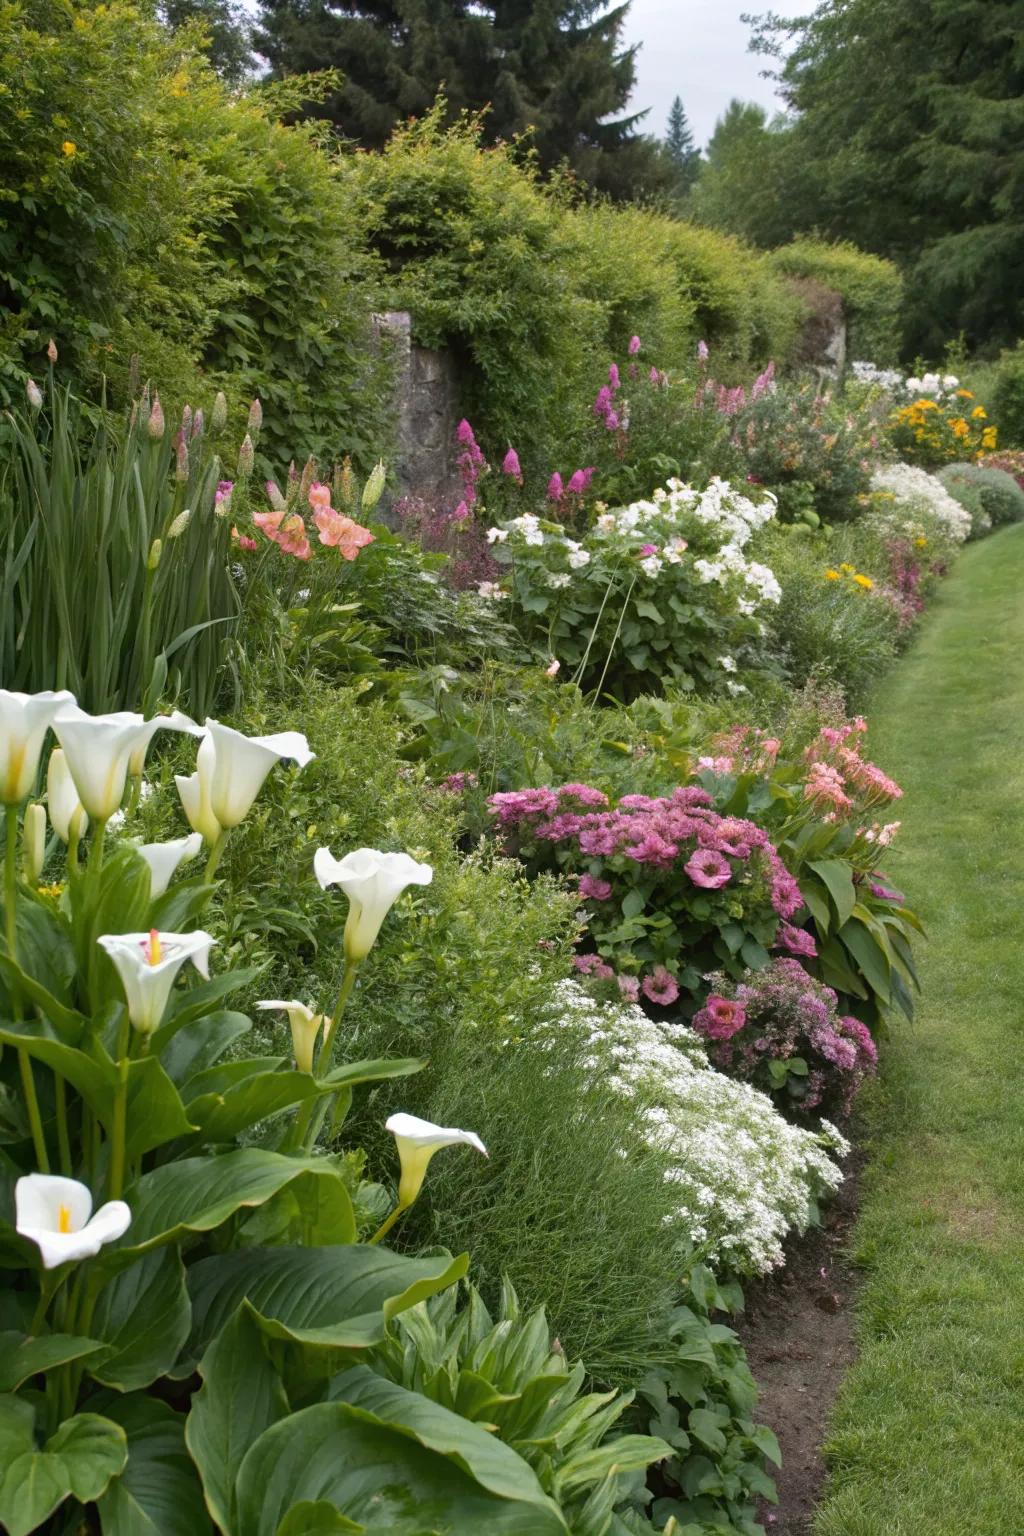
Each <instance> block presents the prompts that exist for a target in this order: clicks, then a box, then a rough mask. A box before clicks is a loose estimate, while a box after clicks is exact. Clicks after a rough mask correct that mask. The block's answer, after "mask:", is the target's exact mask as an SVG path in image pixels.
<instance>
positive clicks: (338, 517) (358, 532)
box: [239, 480, 373, 560]
mask: <svg viewBox="0 0 1024 1536" xmlns="http://www.w3.org/2000/svg"><path fill="white" fill-rule="evenodd" d="M306 494H307V499H308V501H309V505H310V507H311V508H312V510H313V522H314V523H315V525H316V527H317V529H318V532H319V536H320V543H321V544H326V545H330V546H332V547H333V548H335V549H337V550H338V552H339V554H340V555H341V556H342V558H343V559H345V560H354V559H355V558H356V556H357V555H358V553H359V551H360V550H361V549H363V548H365V546H366V545H367V544H372V543H373V534H372V533H371V532H370V530H369V529H368V528H364V527H362V526H361V524H359V523H357V522H355V521H354V520H353V519H352V518H351V517H345V516H344V515H343V514H342V513H341V512H336V511H335V510H334V508H333V507H332V506H331V488H330V486H329V485H321V484H320V482H319V481H316V480H314V481H313V483H312V484H311V485H310V487H309V490H308V491H307V493H306ZM267 496H268V498H269V500H270V504H271V510H270V511H269V512H254V513H253V515H252V520H253V523H254V524H255V525H256V527H257V528H258V529H259V530H260V532H261V533H262V534H263V535H264V536H265V537H266V538H268V539H270V541H271V543H273V544H276V545H277V547H278V549H280V550H281V551H282V553H283V554H286V555H292V556H293V557H294V558H295V559H296V560H308V559H309V557H310V555H311V554H312V548H311V546H310V542H309V530H308V529H307V527H306V524H305V521H304V520H303V517H302V514H301V513H299V512H289V511H288V502H287V501H286V500H285V498H284V497H283V496H282V494H281V492H280V490H279V489H278V487H277V486H276V485H275V484H274V482H273V481H272V480H268V481H267ZM239 544H240V545H241V546H242V548H243V549H250V548H252V549H255V547H256V546H255V544H254V543H253V541H252V540H251V539H245V538H240V539H239Z"/></svg>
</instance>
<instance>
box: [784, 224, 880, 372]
mask: <svg viewBox="0 0 1024 1536" xmlns="http://www.w3.org/2000/svg"><path fill="white" fill-rule="evenodd" d="M769 262H770V264H771V265H772V266H773V267H774V268H775V270H776V271H778V272H785V273H787V274H788V275H789V276H790V277H796V278H803V279H805V280H806V279H810V280H812V281H814V282H816V283H820V284H821V285H822V286H823V287H825V288H828V289H832V290H833V291H834V292H836V293H838V294H840V295H841V296H842V299H843V306H844V311H845V316H846V322H847V338H846V341H847V348H848V351H849V355H850V356H851V357H877V358H880V359H881V361H882V362H884V363H891V362H895V360H896V356H897V353H898V350H899V325H900V311H901V305H902V299H903V278H902V275H901V274H900V271H899V268H898V267H897V266H896V265H895V264H894V263H893V262H891V261H885V260H883V259H882V258H880V257H878V256H870V255H868V254H867V252H866V251H861V250H858V248H857V247H856V246H855V245H851V244H850V243H849V242H848V241H839V242H837V243H836V244H834V245H828V244H825V243H824V242H823V241H819V240H809V239H801V240H794V241H793V242H792V244H790V245H783V246H780V247H779V249H778V250H777V251H773V252H772V253H771V256H770V257H769Z"/></svg>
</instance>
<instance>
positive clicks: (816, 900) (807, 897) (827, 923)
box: [800, 875, 832, 938]
mask: <svg viewBox="0 0 1024 1536" xmlns="http://www.w3.org/2000/svg"><path fill="white" fill-rule="evenodd" d="M800 894H801V896H802V897H803V899H804V905H805V906H806V907H807V910H808V912H810V914H811V916H812V917H813V918H814V921H815V923H816V924H817V927H818V932H819V934H820V935H821V937H822V938H826V937H827V936H828V931H829V928H830V927H831V926H832V909H831V907H830V906H829V903H828V895H827V892H826V890H825V889H824V888H823V886H822V884H821V883H820V882H819V881H818V880H816V879H814V878H813V877H808V876H806V875H805V876H803V878H802V879H801V881H800Z"/></svg>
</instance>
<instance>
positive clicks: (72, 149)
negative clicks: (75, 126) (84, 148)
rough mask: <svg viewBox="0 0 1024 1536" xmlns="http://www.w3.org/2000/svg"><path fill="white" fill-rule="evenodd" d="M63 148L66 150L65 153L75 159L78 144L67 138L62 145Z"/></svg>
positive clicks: (70, 158) (69, 157)
mask: <svg viewBox="0 0 1024 1536" xmlns="http://www.w3.org/2000/svg"><path fill="white" fill-rule="evenodd" d="M61 149H62V150H63V151H64V153H65V155H67V157H68V159H69V160H73V159H74V157H75V155H77V154H78V145H77V144H75V143H73V142H72V140H71V139H65V140H64V143H63V144H62V145H61Z"/></svg>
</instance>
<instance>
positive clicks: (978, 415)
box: [971, 405, 988, 421]
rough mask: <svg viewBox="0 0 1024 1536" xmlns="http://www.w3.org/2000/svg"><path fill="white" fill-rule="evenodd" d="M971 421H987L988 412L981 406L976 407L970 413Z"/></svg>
mask: <svg viewBox="0 0 1024 1536" xmlns="http://www.w3.org/2000/svg"><path fill="white" fill-rule="evenodd" d="M971 419H972V420H973V421H987V420H988V412H987V411H986V409H985V407H984V406H983V405H976V406H975V407H974V410H973V411H972V412H971Z"/></svg>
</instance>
